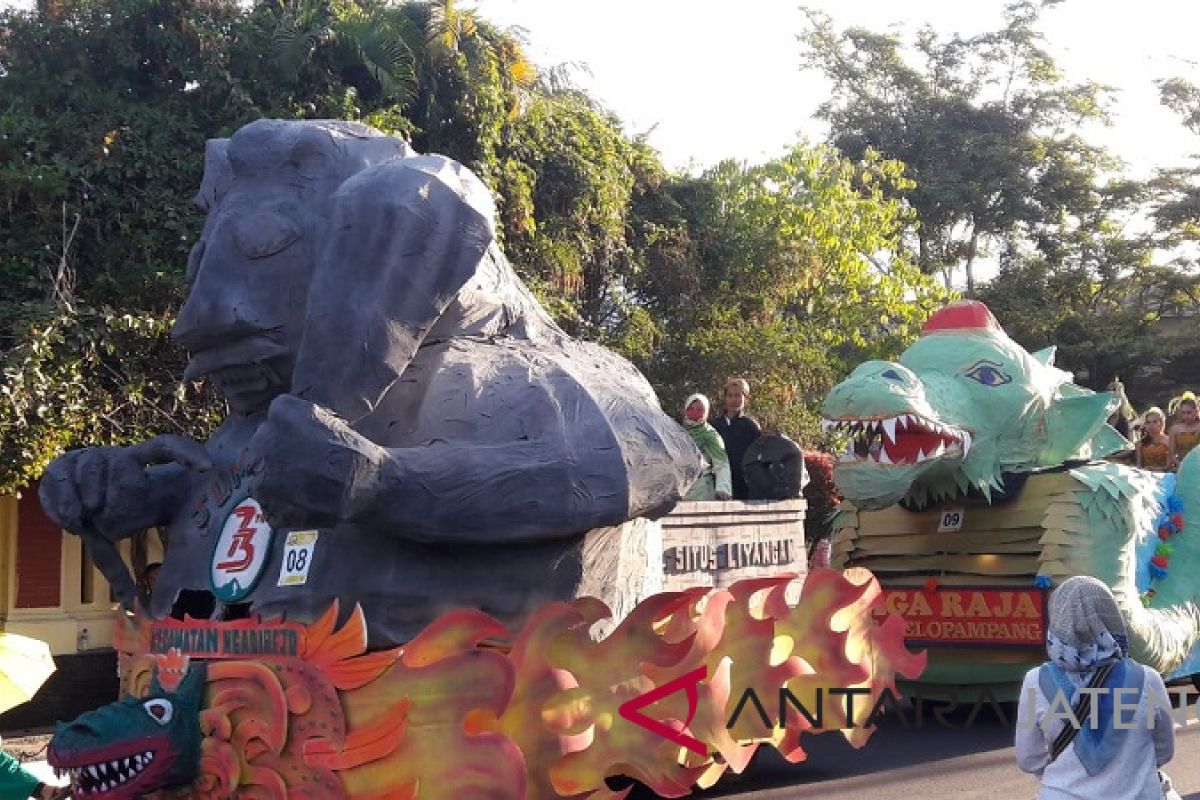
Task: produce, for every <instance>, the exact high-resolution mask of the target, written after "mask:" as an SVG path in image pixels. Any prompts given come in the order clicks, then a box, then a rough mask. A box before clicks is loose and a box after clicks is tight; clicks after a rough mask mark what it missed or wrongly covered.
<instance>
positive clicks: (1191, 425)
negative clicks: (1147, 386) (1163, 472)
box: [1167, 392, 1200, 469]
mask: <svg viewBox="0 0 1200 800" xmlns="http://www.w3.org/2000/svg"><path fill="white" fill-rule="evenodd" d="M1167 411H1168V412H1169V413H1170V414H1172V415H1174V416H1175V424H1174V425H1172V426H1171V429H1170V431H1169V432H1168V436H1169V437H1170V439H1171V468H1172V469H1178V468H1179V462H1181V461H1183V457H1184V456H1186V455H1187V454H1188V453H1189V452H1190V451H1191V449H1192V448H1193V447H1195V446H1196V445H1197V444H1200V411H1198V410H1197V406H1196V395H1194V394H1192V393H1191V392H1184V393H1183V394H1181V395H1179V397H1176V398H1173V399H1172V400H1171V402H1170V404H1169V405H1168V406H1167Z"/></svg>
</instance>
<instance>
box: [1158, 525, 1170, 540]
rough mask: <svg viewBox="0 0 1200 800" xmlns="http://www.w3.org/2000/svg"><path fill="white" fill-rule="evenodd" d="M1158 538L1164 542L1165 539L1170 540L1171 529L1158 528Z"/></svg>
mask: <svg viewBox="0 0 1200 800" xmlns="http://www.w3.org/2000/svg"><path fill="white" fill-rule="evenodd" d="M1158 538H1160V539H1162V540H1163V541H1164V542H1165V541H1166V540H1167V539H1170V538H1171V529H1170V528H1159V529H1158Z"/></svg>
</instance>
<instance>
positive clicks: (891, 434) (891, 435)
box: [883, 417, 896, 444]
mask: <svg viewBox="0 0 1200 800" xmlns="http://www.w3.org/2000/svg"><path fill="white" fill-rule="evenodd" d="M883 433H884V435H885V436H887V439H888V441H889V442H891V443H892V444H895V443H896V418H895V417H889V418H888V419H885V420H884V421H883Z"/></svg>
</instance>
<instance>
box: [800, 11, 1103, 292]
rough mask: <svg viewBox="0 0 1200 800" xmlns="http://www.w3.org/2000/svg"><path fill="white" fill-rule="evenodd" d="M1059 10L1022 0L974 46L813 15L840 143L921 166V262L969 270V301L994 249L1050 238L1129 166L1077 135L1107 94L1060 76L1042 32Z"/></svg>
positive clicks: (812, 63) (910, 191) (827, 110)
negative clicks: (840, 24)
mask: <svg viewBox="0 0 1200 800" xmlns="http://www.w3.org/2000/svg"><path fill="white" fill-rule="evenodd" d="M1046 5H1052V3H1037V2H1032V0H1022V1H1021V2H1015V3H1012V4H1011V5H1009V6H1008V7H1007V8H1006V10H1005V19H1004V26H1003V27H1002V28H1001V29H1000V30H997V31H995V32H991V33H985V34H981V35H979V36H975V37H972V38H968V39H963V38H961V37H958V36H953V37H950V38H949V39H942V38H940V37H939V36H938V35H937V34H935V33H934V32H933V30H932V29H930V28H925V29H922V30H921V31H920V32H919V33H918V34H917V35H916V37H915V39H914V41H913V42H912V43H911V47H906V46H905V43H904V41H903V40H902V39H901V38H900V37H899V36H897V35H894V34H881V33H875V32H872V31H868V30H863V29H861V28H851V29H848V30H846V31H837V30H835V29H834V27H833V25H832V23H831V22H830V20H829V18H828V17H826V16H823V15H821V14H818V13H816V12H812V11H809V12H808V19H809V27H808V29H807V30H806V31H805V33H804V34H803V35H802V37H801V40H802V42H803V45H804V57H803V65H804V66H805V67H806V68H809V69H816V70H819V71H821V72H823V73H824V74H825V76H826V77H828V78H829V79H830V80H831V81H832V82H833V93H832V96H831V98H830V99H829V101H827V102H826V103H825V104H824V105H823V106H822V107H821V110H820V115H821V116H822V117H823V118H824V119H826V120H828V122H829V123H830V127H831V130H832V133H833V137H834V141H835V143H836V144H837V146H838V148H839V149H841V150H842V152H844V153H845V154H846V155H848V156H849V157H851V158H858V157H861V155H862V154H863V153H865V152H866V151H867V150H868V149H874V150H877V151H879V152H880V153H882V154H883V155H885V156H887V157H888V158H894V159H897V160H899V161H902V162H904V163H905V164H906V165H907V166H908V168H909V171H908V174H909V176H910V177H911V178H912V179H913V184H911V185H910V186H909V187H907V188H904V189H902V190H901V193H900V196H902V197H903V198H904V199H905V200H907V201H908V202H909V203H910V204H911V205H912V206H913V208H915V209H916V211H917V216H918V218H919V220H920V226H919V227H917V228H916V229H915V234H914V235H915V237H916V239H917V249H918V263H919V264H920V266H921V267H922V269H924V270H925V271H926V272H938V273H941V274H942V276H943V278H944V280H945V282H946V284H947V285H950V281H951V279H952V277H953V275H954V274H955V273H956V272H957V271H958V270H959V269H962V270H963V271H964V272H965V275H966V284H967V293H968V294H973V292H974V289H975V278H974V266H975V264H976V261H977V259H978V258H979V257H980V256H981V255H983V253H984V250H985V248H986V246H987V245H988V244H989V243H996V242H999V241H1001V240H1003V239H1006V238H1010V237H1012V236H1016V235H1025V234H1026V233H1031V234H1033V238H1034V241H1035V243H1036V242H1037V241H1038V237H1037V234H1038V231H1039V230H1040V228H1041V227H1043V226H1047V225H1048V226H1051V227H1057V226H1058V225H1059V224H1060V223H1061V221H1062V220H1063V219H1064V218H1065V217H1067V216H1069V215H1071V214H1074V213H1076V212H1077V211H1078V209H1079V208H1080V207H1081V206H1086V205H1087V204H1088V203H1089V202H1091V200H1092V195H1091V187H1092V186H1093V185H1094V184H1095V183H1096V180H1097V177H1098V176H1099V175H1100V174H1101V173H1102V172H1103V171H1104V170H1106V169H1109V168H1112V167H1113V166H1115V162H1114V161H1113V160H1112V159H1111V158H1110V157H1109V156H1107V154H1106V153H1105V152H1104V151H1103V150H1102V149H1100V148H1097V147H1094V146H1092V145H1090V144H1088V143H1087V142H1086V141H1084V140H1083V139H1082V138H1081V137H1080V136H1078V135H1077V134H1076V133H1075V131H1076V130H1077V129H1078V128H1079V126H1080V125H1081V124H1082V123H1084V122H1086V121H1088V120H1101V119H1103V117H1104V102H1105V98H1106V91H1107V90H1106V89H1105V87H1102V86H1099V85H1097V84H1095V83H1091V82H1084V83H1079V84H1071V83H1068V82H1067V81H1066V80H1065V79H1064V78H1063V76H1062V75H1061V74H1060V73H1059V71H1058V69H1057V67H1056V65H1055V63H1054V60H1053V59H1052V58H1051V57H1050V55H1049V54H1048V53H1047V52H1046V50H1045V49H1044V48H1043V47H1042V40H1041V35H1040V34H1039V33H1038V31H1037V29H1036V24H1037V22H1038V19H1039V16H1040V13H1041V11H1042V9H1043V8H1044V6H1046ZM910 54H911V57H912V58H913V59H915V63H912V62H911V61H910Z"/></svg>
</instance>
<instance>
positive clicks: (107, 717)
mask: <svg viewBox="0 0 1200 800" xmlns="http://www.w3.org/2000/svg"><path fill="white" fill-rule="evenodd" d="M205 673H206V669H205V666H204V664H202V663H193V664H192V665H191V666H190V667H188V668H187V672H186V673H185V674H183V676H182V678H181V679H178V680H164V681H163V682H162V683H160V679H159V674H156V675H155V678H154V680H153V681H152V682H151V686H150V691H149V692H148V693H147V694H146V696H144V697H132V696H130V695H126V696H125V697H123V698H121V699H120V700H118V701H117V702H115V703H111V704H109V705H107V706H104V707H102V708H98V709H96V710H95V711H89V712H87V713H86V714H83V715H82V716H80V717H78V718H77V719H76V720H75V721H74V722H70V723H67V724H65V725H64V724H61V723H60V724H59V726H58V729H57V730H56V731H55V732H54V738H53V739H51V741H50V747H49V750H48V752H47V760H48V761H49V763H50V766H52V767H54V769H55V771H56V772H57V773H58V774H60V775H67V776H69V777H70V780H71V792H72V796H73V797H75V798H81V799H85V800H129V799H131V798H137V797H142V796H143V795H146V794H148V793H150V792H153V791H155V790H157V789H162V788H166V787H169V786H178V785H181V784H187V783H190V782H191V781H192V780H193V779H194V778H195V776H196V773H197V770H198V768H199V765H200V738H201V735H200V704H201V701H202V700H203V698H204V684H205ZM160 674H161V673H160ZM172 677H175V676H172ZM164 683H166V684H167V685H166V686H164V685H163V684H164Z"/></svg>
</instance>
